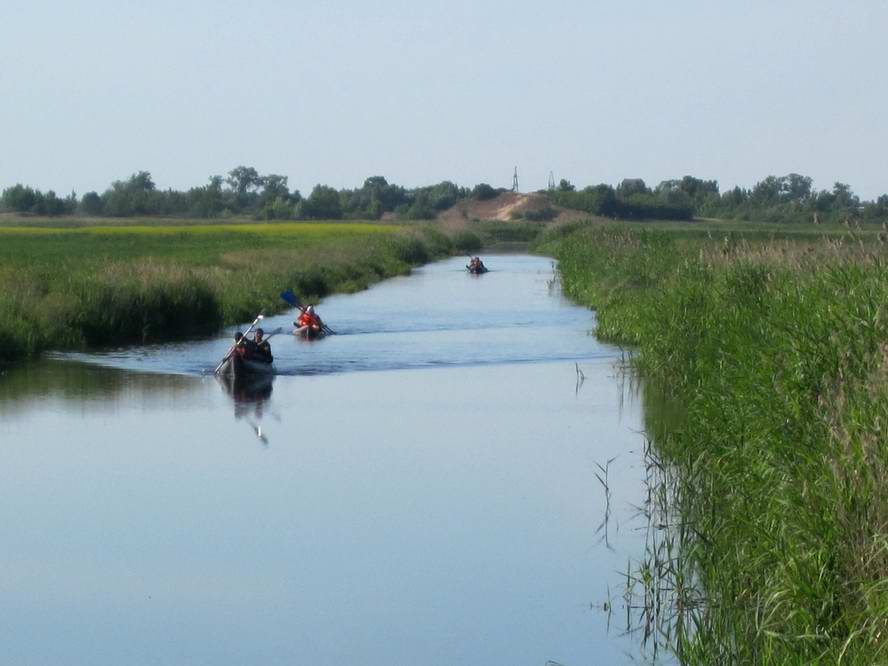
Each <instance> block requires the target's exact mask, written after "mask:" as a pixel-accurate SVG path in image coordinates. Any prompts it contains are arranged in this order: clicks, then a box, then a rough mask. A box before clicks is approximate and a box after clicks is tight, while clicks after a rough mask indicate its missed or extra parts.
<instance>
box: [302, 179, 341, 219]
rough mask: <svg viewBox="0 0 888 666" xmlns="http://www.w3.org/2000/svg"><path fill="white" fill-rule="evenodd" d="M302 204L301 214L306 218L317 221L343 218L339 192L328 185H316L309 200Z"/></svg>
mask: <svg viewBox="0 0 888 666" xmlns="http://www.w3.org/2000/svg"><path fill="white" fill-rule="evenodd" d="M301 203H302V205H301V212H302V215H303V216H304V217H307V218H312V219H316V220H339V219H341V218H342V205H341V204H340V202H339V192H337V191H336V190H334V189H333V188H332V187H329V186H327V185H315V187H314V189H313V190H312V191H311V194H310V195H309V196H308V198H307V199H305V200H303V201H302V202H301Z"/></svg>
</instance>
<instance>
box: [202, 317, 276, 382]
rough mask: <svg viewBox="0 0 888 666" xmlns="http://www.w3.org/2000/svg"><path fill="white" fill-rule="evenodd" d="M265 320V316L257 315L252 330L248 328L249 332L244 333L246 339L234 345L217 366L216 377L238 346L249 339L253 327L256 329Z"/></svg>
mask: <svg viewBox="0 0 888 666" xmlns="http://www.w3.org/2000/svg"><path fill="white" fill-rule="evenodd" d="M263 319H265V315H261V314H260V315H257V316H256V319H254V320H253V323H252V324H250V328H248V329H247V332H246V333H244V337H242V338H241V339H240V341H238V342H235V343H234V344H233V345H231V349H229V350H228V353H227V354H225V358H223V359H222V362H221V363H220V364H219V365H217V366H216V369H215V370H213V374H214V375H218V374H219V371H220V370H221V369H222V366H223V365H225V362H226V361H227V360H228V359H229V358H231V355H232V354H233V353H234V350H235V349H237V346H238V345H239V344H241V343H242V342H243V341H244V340H246V339H247V333H249V332H250V331H252V330H253V327H254V326H255V325H256V324H258V323H259V322H260V321H262V320H263Z"/></svg>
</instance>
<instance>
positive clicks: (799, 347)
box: [539, 224, 888, 664]
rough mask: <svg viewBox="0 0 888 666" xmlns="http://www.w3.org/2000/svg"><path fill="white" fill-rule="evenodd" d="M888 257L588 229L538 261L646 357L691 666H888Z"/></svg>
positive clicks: (684, 647)
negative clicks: (553, 264)
mask: <svg viewBox="0 0 888 666" xmlns="http://www.w3.org/2000/svg"><path fill="white" fill-rule="evenodd" d="M884 242H885V239H884V238H883V237H882V236H881V235H880V236H876V235H875V234H869V235H866V234H862V233H858V232H855V231H854V230H853V229H852V230H844V231H842V232H833V233H828V234H821V235H819V236H809V237H798V236H795V235H786V236H783V237H781V236H778V235H775V234H771V236H770V237H763V236H762V235H752V236H750V237H744V236H743V235H742V234H736V233H730V234H716V235H715V236H712V234H711V233H710V232H706V233H697V234H681V233H674V232H670V231H662V230H651V229H650V228H638V227H636V228H629V227H628V226H627V225H622V226H619V227H617V226H612V227H608V226H600V225H599V226H591V225H588V224H586V225H583V224H578V225H573V226H568V227H564V228H562V229H561V230H560V231H559V232H550V233H549V235H548V237H547V238H546V239H545V242H543V243H542V244H541V245H540V246H539V250H540V251H544V252H546V253H549V254H551V255H553V256H555V257H557V258H558V260H559V271H560V275H561V280H562V284H563V288H564V291H565V293H566V294H567V295H568V296H569V297H571V298H572V299H574V300H575V301H577V302H579V303H581V304H585V305H587V306H589V307H593V308H595V309H596V310H597V315H598V330H597V334H598V335H599V337H601V338H602V339H604V340H608V341H612V342H617V343H620V344H627V345H632V346H634V347H635V348H636V349H637V354H636V355H635V357H634V361H633V362H634V364H635V366H636V367H637V369H638V371H639V373H640V376H641V379H642V386H643V388H644V391H645V395H646V397H647V398H648V399H647V400H646V402H648V403H650V404H648V405H646V412H647V416H646V428H647V431H648V434H649V437H650V438H651V439H652V441H653V442H654V446H655V448H656V449H657V452H658V455H659V456H660V458H661V459H662V460H663V461H664V464H666V465H668V466H669V469H670V470H671V476H672V477H673V481H674V484H675V486H676V487H674V488H671V489H670V490H669V493H670V495H671V496H672V497H675V498H676V501H677V502H678V507H677V508H678V509H679V512H680V515H681V520H680V521H677V522H679V523H680V524H677V525H669V526H667V529H669V530H670V536H668V537H667V539H669V540H671V539H676V540H677V541H680V543H677V544H676V547H675V548H673V549H672V551H671V554H670V557H669V558H668V562H667V561H664V562H661V563H659V564H658V566H657V567H655V569H656V571H657V572H658V573H659V575H665V576H667V577H669V578H670V580H669V581H668V582H666V583H661V589H670V590H672V591H673V597H672V600H671V603H672V604H673V605H674V608H672V609H671V611H670V612H668V613H667V612H665V611H662V616H664V617H665V616H669V617H670V618H671V626H668V627H665V628H663V629H664V635H666V634H668V643H669V647H670V648H671V649H672V650H674V651H675V652H676V653H678V654H679V655H680V657H681V659H682V661H683V663H692V664H710V663H769V664H803V663H847V664H871V663H881V662H883V661H885V660H886V659H888V492H886V488H888V449H886V446H885V432H886V428H888V317H886V315H888V312H886V308H888V249H886V246H885V244H884ZM664 395H668V396H670V402H671V403H672V404H673V407H672V408H670V409H667V410H665V411H666V412H667V413H669V414H670V415H671V416H670V419H669V421H670V422H669V423H668V424H667V423H665V421H664V420H663V418H661V417H662V414H660V412H662V411H664V410H663V408H662V405H661V404H659V403H661V402H662V396H664ZM658 396H659V397H658ZM677 405H680V406H681V407H680V408H679V407H676V406H677ZM676 413H677V414H678V415H677V416H676ZM652 571H653V570H652V569H651V568H650V567H648V569H647V573H646V574H643V575H639V579H644V578H645V577H646V576H649V575H650V574H651V572H652ZM642 573H643V572H642ZM692 581H697V583H692ZM691 586H693V587H696V588H699V592H700V593H702V594H703V602H702V604H700V605H697V604H695V603H693V600H694V599H695V594H696V593H694V594H691V593H690V592H681V590H688V589H689V588H690V587H691ZM676 591H679V592H676ZM676 618H678V621H677V622H676ZM668 632H672V633H668Z"/></svg>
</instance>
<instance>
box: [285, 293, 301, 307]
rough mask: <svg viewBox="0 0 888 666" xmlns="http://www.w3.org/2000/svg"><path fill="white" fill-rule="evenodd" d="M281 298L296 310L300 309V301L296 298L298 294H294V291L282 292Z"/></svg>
mask: <svg viewBox="0 0 888 666" xmlns="http://www.w3.org/2000/svg"><path fill="white" fill-rule="evenodd" d="M281 298H282V299H283V300H285V301H286V302H287V303H289V304H290V305H292V306H293V307H294V308H298V307H299V299H298V298H296V294H294V293H293V290H292V289H287V291H282V292H281Z"/></svg>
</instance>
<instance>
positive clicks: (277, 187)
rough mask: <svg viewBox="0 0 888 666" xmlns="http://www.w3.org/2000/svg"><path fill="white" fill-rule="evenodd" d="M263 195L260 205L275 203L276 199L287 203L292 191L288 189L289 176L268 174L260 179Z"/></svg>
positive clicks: (260, 198) (261, 195)
mask: <svg viewBox="0 0 888 666" xmlns="http://www.w3.org/2000/svg"><path fill="white" fill-rule="evenodd" d="M259 185H260V187H262V193H261V194H260V195H259V202H260V205H265V204H269V203H273V202H274V201H275V200H276V199H283V200H284V201H286V200H287V199H289V198H290V189H289V188H288V187H287V176H279V175H277V174H273V173H272V174H268V175H267V176H262V177H260V178H259Z"/></svg>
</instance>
